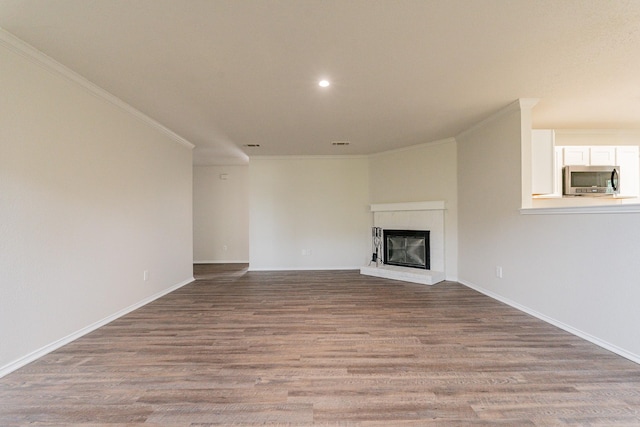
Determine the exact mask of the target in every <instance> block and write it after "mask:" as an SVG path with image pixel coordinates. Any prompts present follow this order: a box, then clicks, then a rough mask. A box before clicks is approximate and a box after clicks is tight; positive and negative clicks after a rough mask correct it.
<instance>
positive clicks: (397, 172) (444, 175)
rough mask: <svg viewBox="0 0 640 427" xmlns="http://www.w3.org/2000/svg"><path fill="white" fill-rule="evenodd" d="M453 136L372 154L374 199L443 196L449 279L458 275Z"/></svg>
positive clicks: (411, 199) (389, 200)
mask: <svg viewBox="0 0 640 427" xmlns="http://www.w3.org/2000/svg"><path fill="white" fill-rule="evenodd" d="M456 163H457V158H456V141H455V139H453V138H450V139H446V140H442V141H436V142H432V143H428V144H422V145H418V146H414V147H410V148H408V149H403V150H395V151H389V152H384V153H380V154H375V155H372V156H371V157H370V166H369V167H370V170H369V175H370V193H371V203H372V204H375V203H402V202H419V201H433V200H444V201H445V202H446V203H445V206H446V210H445V212H444V227H445V230H444V237H445V242H444V249H445V275H446V278H447V280H454V281H455V280H457V278H458V196H457V192H458V188H457V166H456Z"/></svg>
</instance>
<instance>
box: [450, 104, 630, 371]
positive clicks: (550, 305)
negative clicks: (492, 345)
mask: <svg viewBox="0 0 640 427" xmlns="http://www.w3.org/2000/svg"><path fill="white" fill-rule="evenodd" d="M530 114H531V112H530V110H526V109H525V110H524V111H522V113H521V112H520V111H519V109H517V108H513V107H510V108H508V109H506V110H505V111H503V112H501V113H499V114H498V115H496V116H495V117H494V118H493V119H491V120H488V121H486V122H485V123H483V124H481V125H479V126H478V127H475V128H473V129H471V130H469V131H467V132H465V133H464V134H462V135H460V136H458V137H457V138H456V139H457V141H458V200H459V206H458V209H459V210H458V214H459V216H458V224H459V229H458V236H459V259H458V271H459V279H460V281H461V282H462V283H464V284H467V285H469V286H471V287H474V288H476V289H479V290H481V291H483V292H485V293H487V294H489V295H492V296H494V297H496V298H498V299H501V300H503V301H506V302H509V303H511V304H513V305H516V306H518V307H520V308H522V309H524V310H526V311H528V312H530V313H532V314H535V315H538V316H539V317H542V318H545V319H546V320H548V321H551V322H553V323H555V324H557V325H559V326H561V327H563V328H565V329H567V330H570V331H572V332H574V333H577V334H579V335H581V336H583V337H585V338H588V339H590V340H592V341H594V342H596V343H598V344H600V345H603V346H604V347H607V348H610V349H612V350H614V351H616V352H617V353H619V354H621V355H624V356H625V357H628V358H630V359H632V360H635V361H637V362H640V334H639V333H638V330H637V329H638V328H637V326H638V325H640V310H638V307H637V302H638V301H640V286H638V278H639V277H640V262H638V260H639V259H640V245H638V242H640V227H639V226H638V224H640V215H639V214H630V213H627V214H622V213H619V214H573V215H572V214H567V215H521V214H520V213H519V208H520V203H521V182H522V181H521V163H520V162H521V138H522V134H521V131H522V129H521V124H522V123H528V122H530ZM496 266H501V267H502V268H503V278H502V279H499V278H497V277H496V274H495V267H496Z"/></svg>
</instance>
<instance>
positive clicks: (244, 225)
mask: <svg viewBox="0 0 640 427" xmlns="http://www.w3.org/2000/svg"><path fill="white" fill-rule="evenodd" d="M222 178H224V179H222ZM193 256H194V260H195V261H194V262H196V263H218V262H249V167H248V166H195V167H194V168H193Z"/></svg>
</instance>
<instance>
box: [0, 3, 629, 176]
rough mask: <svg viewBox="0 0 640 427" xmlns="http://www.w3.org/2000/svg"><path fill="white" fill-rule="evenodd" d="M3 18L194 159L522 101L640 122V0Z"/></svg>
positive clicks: (408, 132) (229, 7) (137, 10)
mask: <svg viewBox="0 0 640 427" xmlns="http://www.w3.org/2000/svg"><path fill="white" fill-rule="evenodd" d="M0 27H2V28H3V29H5V30H6V31H8V32H10V33H12V34H14V35H15V36H17V37H18V38H20V39H22V40H23V41H25V42H27V43H29V44H31V45H32V46H34V47H35V48H37V49H39V50H40V51H42V52H44V53H45V54H47V55H49V56H50V57H52V58H53V59H55V60H57V61H58V62H60V63H62V64H64V65H66V66H67V67H69V68H71V69H72V70H74V71H75V72H77V73H79V74H80V75H82V76H84V77H85V78H87V79H88V80H90V81H92V82H93V83H95V84H97V85H98V86H100V87H102V88H103V89H105V90H107V91H109V92H111V93H112V94H114V95H115V96H117V97H119V98H121V99H122V100H124V101H126V102H127V103H129V104H130V105H132V106H133V107H135V108H137V109H139V110H140V111H142V112H143V113H145V114H147V115H148V116H150V117H152V118H153V119H155V120H157V121H158V122H160V123H161V124H163V125H164V126H166V127H168V128H169V129H171V130H173V131H174V132H176V133H177V134H179V135H181V136H182V137H184V138H186V139H187V140H189V141H190V142H192V143H194V144H195V145H196V149H195V151H194V162H195V163H196V164H233V163H242V162H246V159H247V155H249V156H250V155H329V154H369V153H375V152H380V151H386V150H390V149H396V148H402V147H406V146H409V145H415V144H419V143H424V142H431V141H436V140H439V139H442V138H446V137H452V136H456V135H457V134H458V133H460V132H461V131H463V130H465V129H467V128H469V127H470V126H472V125H473V124H475V123H477V122H479V121H480V120H482V119H484V118H486V117H487V116H489V115H491V114H492V113H494V112H496V111H498V110H499V109H501V108H503V107H504V106H506V105H508V104H510V103H511V102H513V101H515V100H516V99H518V98H540V102H539V104H538V105H537V106H536V107H535V109H534V125H535V127H538V128H587V129H594V128H634V129H638V128H640V1H638V0H630V1H618V0H607V1H604V0H244V1H242V0H184V1H177V0H48V1H43V0H0ZM320 78H327V79H329V80H330V81H331V83H332V84H331V86H330V87H329V88H326V89H323V88H320V87H319V86H318V85H317V82H318V80H320ZM336 140H339V141H344V140H348V141H350V142H351V144H350V145H349V146H347V147H334V146H332V145H331V142H332V141H336ZM246 144H260V145H261V147H260V148H246V147H244V145H246Z"/></svg>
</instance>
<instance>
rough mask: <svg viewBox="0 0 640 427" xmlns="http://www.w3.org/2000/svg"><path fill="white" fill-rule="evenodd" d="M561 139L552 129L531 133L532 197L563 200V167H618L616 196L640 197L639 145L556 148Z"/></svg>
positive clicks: (535, 130) (568, 146)
mask: <svg viewBox="0 0 640 427" xmlns="http://www.w3.org/2000/svg"><path fill="white" fill-rule="evenodd" d="M559 138H560V137H559V136H557V135H556V133H555V132H554V131H553V130H550V129H534V130H532V131H531V160H532V165H531V166H532V168H531V178H532V180H531V194H532V195H534V196H543V197H545V198H546V197H562V175H563V174H562V172H563V167H564V166H590V165H591V166H619V167H620V191H619V194H618V195H617V196H618V197H640V147H639V146H638V145H564V146H563V145H560V146H558V145H555V144H556V142H557V141H558V139H559ZM594 142H595V141H594ZM603 142H604V141H603ZM621 142H622V141H621ZM623 143H628V142H627V141H624V142H623Z"/></svg>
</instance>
